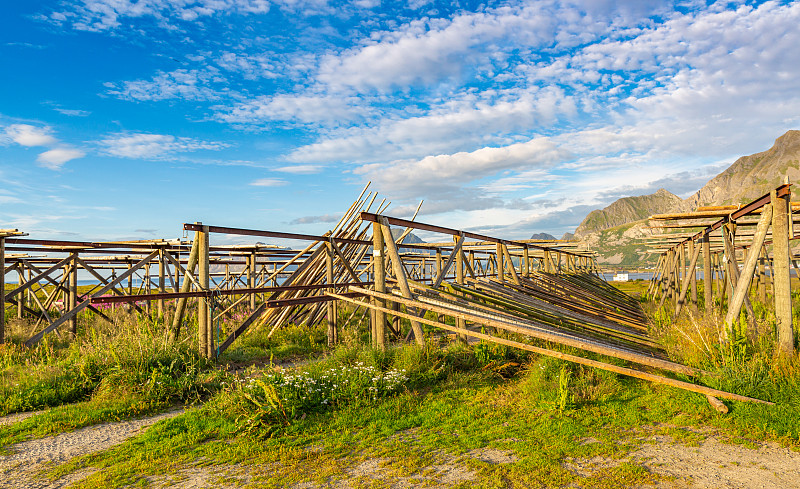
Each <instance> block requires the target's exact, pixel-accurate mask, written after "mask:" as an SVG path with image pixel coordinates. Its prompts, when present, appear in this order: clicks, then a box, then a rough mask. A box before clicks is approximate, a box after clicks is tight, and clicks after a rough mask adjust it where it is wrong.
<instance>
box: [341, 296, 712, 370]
mask: <svg viewBox="0 0 800 489" xmlns="http://www.w3.org/2000/svg"><path fill="white" fill-rule="evenodd" d="M349 290H352V291H353V292H359V293H362V294H365V295H370V296H373V297H380V298H384V299H389V300H394V301H396V302H400V303H401V304H405V305H406V306H407V307H409V306H410V307H414V306H419V302H418V301H414V300H408V299H405V298H400V297H397V296H396V295H390V294H379V293H377V292H373V291H370V290H366V289H363V288H360V287H350V288H349ZM424 307H425V308H427V309H428V310H430V311H433V312H438V313H441V314H444V315H445V316H452V317H454V318H456V319H458V318H461V319H464V320H467V321H472V322H474V323H477V324H484V325H486V326H491V327H493V328H499V329H503V330H506V331H509V332H512V333H518V334H521V335H525V336H530V337H533V338H537V339H540V340H544V341H550V342H552V343H557V344H560V345H564V346H569V347H573V348H578V349H581V350H585V351H590V352H592V353H599V354H601V355H607V356H610V357H615V358H619V359H621V360H627V361H630V362H635V363H639V364H641V365H647V366H649V367H656V368H660V369H663V370H670V371H672V372H676V373H682V374H686V375H698V374H699V373H701V372H700V371H699V370H698V369H695V368H692V367H687V366H685V365H680V364H677V363H673V362H669V361H666V360H661V359H659V358H655V357H651V356H648V355H643V354H641V353H636V352H633V351H631V350H623V349H619V348H614V347H609V346H607V345H604V344H601V343H598V342H596V341H590V340H584V339H579V338H576V337H574V336H572V335H567V334H564V333H556V332H553V331H552V330H550V329H549V328H547V326H546V325H542V326H544V328H542V327H541V326H539V325H538V324H537V322H536V321H531V320H523V319H521V318H517V317H514V318H502V319H501V318H500V317H499V316H497V315H496V314H495V317H487V316H486V315H484V314H483V313H481V312H478V311H471V312H469V313H466V312H463V311H457V310H454V309H451V308H448V307H441V306H436V305H433V304H424ZM545 328H547V329H545Z"/></svg>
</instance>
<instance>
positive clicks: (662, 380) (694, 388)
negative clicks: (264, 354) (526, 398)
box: [328, 293, 773, 405]
mask: <svg viewBox="0 0 800 489" xmlns="http://www.w3.org/2000/svg"><path fill="white" fill-rule="evenodd" d="M328 295H331V296H333V297H336V298H337V299H339V300H343V301H347V302H351V303H354V304H358V305H363V306H365V307H369V308H379V309H382V310H383V311H384V312H389V313H393V314H396V315H398V316H401V317H404V318H406V319H412V318H413V316H411V315H410V314H406V313H403V312H399V311H391V310H389V309H386V308H382V307H379V306H376V305H374V304H368V303H365V302H363V301H359V300H355V299H350V298H347V297H344V296H337V294H332V293H329V294H328ZM418 320H419V321H420V322H423V323H425V324H427V325H429V326H433V327H436V328H441V329H444V330H446V331H451V332H454V333H458V334H464V335H467V336H472V337H473V338H478V339H481V340H484V341H489V342H492V343H499V344H501V345H506V346H511V347H514V348H519V349H521V350H526V351H530V352H534V353H538V354H540V355H545V356H548V357H554V358H559V359H561V360H566V361H568V362H572V363H577V364H580V365H586V366H588V367H594V368H599V369H601V370H607V371H610V372H614V373H617V374H620V375H626V376H628V377H635V378H637V379H643V380H648V381H650V382H653V383H656V384H664V385H669V386H672V387H677V388H679V389H684V390H687V391H690V392H696V393H699V394H704V395H710V396H714V397H721V398H723V399H730V400H734V401H742V402H756V403H761V404H767V405H773V403H771V402H769V401H762V400H760V399H755V398H752V397H747V396H741V395H739V394H733V393H730V392H725V391H720V390H717V389H712V388H710V387H705V386H702V385H697V384H690V383H689V382H682V381H680V380H675V379H670V378H668V377H663V376H660V375H655V374H651V373H648V372H642V371H640V370H634V369H631V368H627V367H620V366H617V365H611V364H608V363H603V362H599V361H597V360H590V359H588V358H583V357H579V356H575V355H569V354H567V353H561V352H558V351H554V350H548V349H546V348H540V347H537V346H533V345H528V344H526V343H520V342H517V341H511V340H507V339H504V338H498V337H495V336H491V335H488V334H483V333H478V332H476V331H470V330H467V329H459V328H456V327H453V326H450V325H449V324H445V323H440V322H436V321H431V320H429V319H425V318H419V319H418Z"/></svg>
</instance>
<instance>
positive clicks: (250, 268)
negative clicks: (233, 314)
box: [247, 251, 256, 311]
mask: <svg viewBox="0 0 800 489" xmlns="http://www.w3.org/2000/svg"><path fill="white" fill-rule="evenodd" d="M255 280H256V252H255V251H253V252H251V253H250V256H248V257H247V287H249V288H252V287H255ZM250 310H251V311H255V310H256V293H255V292H251V293H250Z"/></svg>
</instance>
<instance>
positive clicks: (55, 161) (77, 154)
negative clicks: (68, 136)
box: [36, 147, 86, 170]
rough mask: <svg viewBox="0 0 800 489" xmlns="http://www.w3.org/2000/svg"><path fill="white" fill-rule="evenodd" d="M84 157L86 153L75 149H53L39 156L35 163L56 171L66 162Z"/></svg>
mask: <svg viewBox="0 0 800 489" xmlns="http://www.w3.org/2000/svg"><path fill="white" fill-rule="evenodd" d="M84 156H86V153H84V152H83V151H81V150H79V149H75V148H68V147H60V148H53V149H51V150H48V151H45V152H44V153H41V154H39V156H38V157H37V158H36V161H38V162H39V164H41V165H42V166H44V167H45V168H49V169H51V170H58V169H60V168H61V166H63V165H64V163H66V162H68V161H72V160H74V159H77V158H82V157H84Z"/></svg>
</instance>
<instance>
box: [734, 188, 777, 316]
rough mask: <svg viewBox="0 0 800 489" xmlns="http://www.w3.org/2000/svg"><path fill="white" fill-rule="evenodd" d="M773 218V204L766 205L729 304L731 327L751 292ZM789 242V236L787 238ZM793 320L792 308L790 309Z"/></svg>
mask: <svg viewBox="0 0 800 489" xmlns="http://www.w3.org/2000/svg"><path fill="white" fill-rule="evenodd" d="M771 220H772V205H769V204H767V205H765V206H764V207H762V210H761V218H760V219H759V220H758V225H757V226H756V233H755V235H754V236H753V242H752V244H751V245H750V253H748V254H747V259H746V260H745V262H744V268H743V269H742V274H741V275H740V276H739V280H738V281H737V283H736V290H735V291H734V293H733V296H732V298H731V300H730V303H729V304H728V314H727V315H726V316H725V326H726V328H727V329H730V328H731V326H732V325H733V323H734V321H737V320H738V319H739V312H740V311H741V310H742V304H743V303H744V299H745V296H746V295H747V294H748V293H749V292H750V281H751V280H752V278H753V272H755V269H756V262H757V261H758V250H760V249H761V246H762V245H763V244H764V238H766V236H767V231H769V225H770V221H771ZM787 243H788V238H787ZM789 314H790V318H789V319H790V321H791V310H790V313H789Z"/></svg>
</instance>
